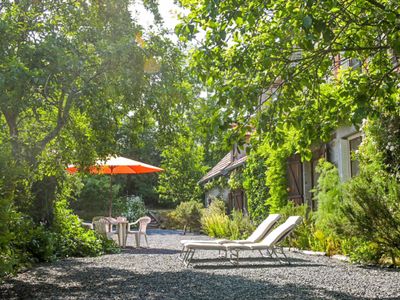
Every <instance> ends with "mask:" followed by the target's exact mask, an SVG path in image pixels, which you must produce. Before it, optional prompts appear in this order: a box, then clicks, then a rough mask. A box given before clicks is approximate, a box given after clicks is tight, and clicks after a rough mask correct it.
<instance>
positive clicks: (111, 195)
mask: <svg viewBox="0 0 400 300" xmlns="http://www.w3.org/2000/svg"><path fill="white" fill-rule="evenodd" d="M112 201H113V193H112V174H110V203H109V208H108V216H109V217H111V214H112Z"/></svg>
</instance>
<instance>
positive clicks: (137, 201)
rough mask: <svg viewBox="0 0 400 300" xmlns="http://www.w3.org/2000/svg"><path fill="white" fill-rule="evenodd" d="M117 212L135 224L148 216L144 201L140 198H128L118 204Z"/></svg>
mask: <svg viewBox="0 0 400 300" xmlns="http://www.w3.org/2000/svg"><path fill="white" fill-rule="evenodd" d="M116 208H117V210H118V211H119V212H120V214H121V215H122V216H124V217H126V218H127V219H128V220H129V221H130V222H134V221H136V220H137V219H139V218H140V217H143V216H145V215H147V214H148V210H147V209H146V206H145V205H144V201H143V199H142V198H141V197H140V196H127V197H126V199H123V198H122V199H121V200H119V201H118V202H117V205H116Z"/></svg>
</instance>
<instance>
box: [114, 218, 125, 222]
mask: <svg viewBox="0 0 400 300" xmlns="http://www.w3.org/2000/svg"><path fill="white" fill-rule="evenodd" d="M116 220H117V222H126V221H127V220H128V219H127V218H126V217H117V219H116Z"/></svg>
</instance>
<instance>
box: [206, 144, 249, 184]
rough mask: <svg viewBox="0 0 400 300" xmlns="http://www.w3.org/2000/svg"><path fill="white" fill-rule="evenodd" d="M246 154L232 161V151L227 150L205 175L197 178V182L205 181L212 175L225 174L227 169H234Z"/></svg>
mask: <svg viewBox="0 0 400 300" xmlns="http://www.w3.org/2000/svg"><path fill="white" fill-rule="evenodd" d="M246 159H247V156H244V157H241V158H240V159H238V160H235V161H232V151H230V152H228V153H227V154H226V155H225V156H224V158H223V159H221V160H220V161H219V162H218V163H217V164H216V165H215V166H214V167H213V168H212V169H211V170H210V171H209V172H208V173H207V174H206V175H204V176H203V178H201V179H200V180H199V183H205V182H206V181H209V180H211V179H213V178H214V177H217V176H220V175H225V174H227V173H228V172H229V171H231V170H233V169H236V168H237V167H239V166H241V165H243V164H244V162H245V161H246Z"/></svg>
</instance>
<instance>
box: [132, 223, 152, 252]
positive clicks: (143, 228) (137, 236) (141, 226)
mask: <svg viewBox="0 0 400 300" xmlns="http://www.w3.org/2000/svg"><path fill="white" fill-rule="evenodd" d="M150 222H151V218H150V217H148V216H145V217H141V218H139V219H137V220H136V221H135V222H133V223H129V224H128V231H127V236H128V235H129V234H133V235H135V241H136V247H140V237H141V236H144V239H145V241H146V245H147V247H149V242H148V240H147V233H146V229H147V225H148V224H149V223H150ZM138 223H139V228H138V230H131V226H132V225H136V224H138Z"/></svg>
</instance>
